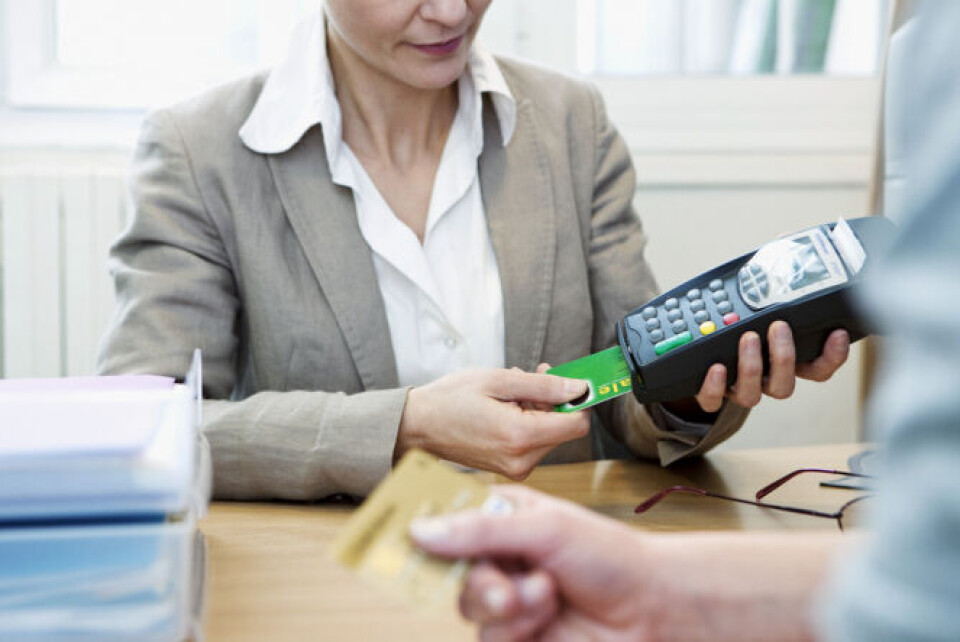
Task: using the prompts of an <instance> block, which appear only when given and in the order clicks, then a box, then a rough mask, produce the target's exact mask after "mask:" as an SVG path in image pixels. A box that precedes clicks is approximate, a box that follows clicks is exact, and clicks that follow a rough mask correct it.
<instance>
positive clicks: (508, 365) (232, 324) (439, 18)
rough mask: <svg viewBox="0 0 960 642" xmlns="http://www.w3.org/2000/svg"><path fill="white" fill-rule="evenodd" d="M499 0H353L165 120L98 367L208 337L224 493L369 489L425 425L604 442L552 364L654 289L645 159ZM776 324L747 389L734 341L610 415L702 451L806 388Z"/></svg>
mask: <svg viewBox="0 0 960 642" xmlns="http://www.w3.org/2000/svg"><path fill="white" fill-rule="evenodd" d="M488 4H489V0H390V1H384V0H329V1H328V2H327V3H326V4H325V7H324V12H323V14H324V15H322V16H318V17H317V18H316V19H315V20H313V21H312V22H310V23H308V24H306V25H305V26H304V27H303V28H302V29H301V30H300V31H299V32H298V34H297V36H296V37H295V38H294V41H293V43H292V46H291V50H290V52H289V54H288V57H287V58H286V60H285V61H284V62H283V63H281V64H280V65H279V66H278V67H277V68H276V69H275V70H273V71H272V72H271V73H270V74H269V75H268V76H266V78H264V77H263V76H257V77H254V78H250V79H246V80H242V81H240V82H237V83H233V84H231V85H228V86H225V87H222V88H219V89H215V90H213V91H211V92H209V93H207V94H205V95H203V96H201V97H200V98H198V99H195V100H193V101H190V102H187V103H184V104H182V105H179V106H176V107H173V108H171V109H168V110H163V111H160V112H157V113H155V114H153V115H152V116H151V117H149V118H148V119H147V121H146V123H145V125H144V128H143V133H142V136H141V140H140V143H139V146H138V150H137V154H136V157H135V160H134V165H133V196H134V200H135V204H136V213H135V216H134V220H133V222H132V224H131V226H130V228H129V229H128V230H126V231H125V232H124V234H123V235H122V237H121V238H120V239H119V241H118V242H117V244H116V245H115V246H114V248H113V250H112V263H111V269H112V271H113V274H114V278H115V282H116V288H117V297H118V308H117V313H116V315H115V317H114V320H113V322H112V324H111V326H110V328H109V329H108V333H107V336H106V338H105V342H104V345H103V346H102V352H101V358H100V370H101V371H102V372H105V373H112V372H132V371H141V372H154V373H173V374H177V373H181V372H183V371H184V370H185V367H186V364H187V362H188V358H189V355H190V352H191V350H192V349H193V348H194V347H197V346H198V347H200V348H201V349H202V350H203V356H204V373H205V397H206V401H205V412H204V431H205V433H206V435H207V437H208V439H209V440H210V444H211V448H212V453H213V461H214V492H215V494H216V495H217V496H218V497H224V498H257V497H284V498H293V499H309V498H317V497H322V496H324V495H328V494H331V493H335V492H347V493H355V494H365V493H367V492H368V491H369V490H370V489H371V488H372V487H373V485H375V484H376V482H377V481H378V480H379V479H380V478H382V477H383V475H385V474H386V473H387V472H388V471H389V469H390V466H391V464H392V462H393V461H394V460H395V459H396V458H397V457H399V456H400V455H402V454H403V452H405V451H406V450H407V449H409V448H410V447H413V446H419V447H422V448H425V449H426V450H428V451H430V452H433V453H435V454H437V455H438V456H441V457H444V458H447V459H450V460H453V461H457V462H460V463H462V464H466V465H469V466H476V467H480V468H485V469H488V470H494V471H497V472H501V473H503V474H506V475H508V476H510V477H513V478H522V477H524V476H525V475H526V474H527V473H528V472H529V471H530V470H531V469H532V467H533V466H535V465H536V464H537V463H538V462H540V461H570V460H575V459H584V458H587V457H589V456H590V454H591V452H590V445H589V441H588V438H587V433H588V430H589V426H590V423H589V418H588V416H587V413H577V414H572V415H563V414H560V413H552V412H550V409H549V407H550V406H551V405H552V404H555V403H559V402H562V401H565V400H568V399H572V398H575V397H577V396H578V395H579V394H581V393H582V392H583V391H584V387H583V383H581V382H571V381H569V380H563V379H560V378H557V377H550V376H547V375H542V374H534V373H531V372H529V371H532V370H534V369H536V368H537V365H538V364H541V366H540V370H542V369H543V368H544V366H543V365H542V364H544V363H545V362H549V363H562V362H565V361H568V360H570V359H573V358H576V357H580V356H583V355H585V354H587V353H589V352H591V351H595V350H598V349H602V348H606V347H609V346H611V345H613V343H614V341H615V338H614V333H613V327H614V323H615V321H616V320H617V319H619V318H620V317H621V316H622V315H623V314H624V313H626V312H628V311H630V310H631V309H633V308H634V307H636V306H637V305H639V304H640V303H642V302H644V301H646V300H647V299H649V298H651V297H652V296H653V295H654V294H655V292H656V289H655V284H654V281H653V277H652V276H651V274H650V271H649V269H648V268H647V265H646V263H645V262H644V260H643V255H642V251H643V245H644V237H643V234H642V231H641V228H640V224H639V222H638V220H637V219H636V216H635V214H634V212H633V210H632V207H631V205H630V202H631V199H632V196H633V192H634V175H633V171H632V168H631V165H630V159H629V155H628V152H627V149H626V147H625V146H624V143H623V141H622V139H621V138H620V137H619V136H618V135H617V133H616V132H615V131H614V129H613V128H612V126H611V125H610V123H609V122H608V121H607V119H606V116H605V113H604V111H603V106H602V103H601V101H600V98H599V96H598V94H597V93H596V91H595V90H593V89H592V88H590V87H588V86H586V85H584V84H583V83H580V82H576V81H573V80H570V79H567V78H563V77H561V76H559V75H557V74H553V73H549V72H546V71H543V70H539V69H535V68H532V67H530V66H527V65H522V64H519V63H515V62H507V61H495V60H494V59H493V58H491V57H490V56H488V55H486V54H484V53H483V52H482V51H481V50H479V49H478V48H476V47H474V46H473V40H474V37H475V35H476V32H477V29H478V28H479V26H480V22H481V19H482V17H483V14H484V11H485V10H486V9H487V6H488ZM777 328H778V329H777V330H776V332H773V331H772V335H775V336H771V339H772V340H771V345H772V355H773V365H774V367H773V369H772V370H771V373H770V376H769V378H768V380H767V381H766V382H764V380H763V379H762V362H761V356H760V341H759V338H758V337H756V335H751V336H749V337H746V339H745V340H744V342H743V344H742V349H741V355H740V362H741V366H740V372H739V373H738V376H739V377H740V379H739V384H738V388H737V391H736V393H734V397H733V398H732V399H731V400H730V401H724V395H725V393H726V383H725V382H726V373H725V372H724V370H723V368H722V366H715V367H714V369H713V370H712V371H711V372H710V374H708V377H707V380H706V381H705V383H704V388H703V390H702V391H701V394H700V395H699V396H698V399H697V402H699V406H698V404H697V402H694V401H693V400H688V401H686V402H679V403H678V404H676V405H675V406H674V407H673V408H672V411H668V410H666V409H665V408H664V407H662V406H660V405H654V406H651V407H649V408H644V407H641V406H640V405H638V404H637V403H636V402H635V401H633V400H632V399H627V398H621V399H620V400H618V401H616V402H613V403H608V404H606V405H605V406H604V407H602V408H600V409H598V414H600V416H601V419H602V420H603V422H604V424H605V425H606V426H607V428H608V429H609V430H610V431H611V433H612V434H614V435H615V436H616V437H617V438H619V439H620V440H621V441H622V442H623V443H625V444H626V445H627V446H628V447H630V448H631V449H632V450H633V451H634V452H636V453H638V454H641V455H645V456H660V457H661V459H662V460H663V461H665V462H667V463H669V462H670V461H672V460H674V459H676V458H678V457H681V456H684V455H687V454H692V453H698V452H703V451H704V450H706V449H708V448H710V447H712V446H713V445H715V444H716V443H719V442H720V441H722V440H723V439H725V438H726V437H727V436H729V435H730V434H732V433H733V432H734V431H735V430H736V429H737V428H738V427H739V426H740V424H741V423H742V421H743V419H744V417H745V415H746V409H745V408H746V407H748V406H751V405H753V404H755V403H757V402H758V401H759V399H760V395H761V389H762V388H764V386H765V387H766V391H767V392H768V393H770V394H772V395H774V396H788V395H789V394H790V393H791V392H792V388H793V381H794V364H793V358H792V350H793V343H792V339H791V337H790V334H789V328H787V327H786V325H785V324H780V325H779V326H777ZM846 345H847V342H846V338H845V337H844V336H842V335H838V336H837V337H832V338H831V341H830V342H828V345H827V349H826V350H825V355H824V356H823V357H821V359H820V360H819V361H818V362H815V363H814V364H812V365H811V366H809V368H810V371H809V372H808V373H801V374H808V375H810V376H815V377H819V378H823V377H825V376H829V374H831V373H832V371H833V370H834V369H835V368H836V367H838V366H839V364H840V363H842V361H843V360H844V358H845V356H846ZM688 420H692V421H688Z"/></svg>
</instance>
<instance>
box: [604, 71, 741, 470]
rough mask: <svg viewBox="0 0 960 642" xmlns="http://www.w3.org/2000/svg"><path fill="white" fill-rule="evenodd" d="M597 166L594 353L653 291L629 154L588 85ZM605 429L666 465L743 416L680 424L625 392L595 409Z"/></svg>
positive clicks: (730, 406) (732, 409)
mask: <svg viewBox="0 0 960 642" xmlns="http://www.w3.org/2000/svg"><path fill="white" fill-rule="evenodd" d="M590 95H591V98H592V102H593V113H594V119H593V122H594V128H595V131H594V136H595V141H596V145H595V150H596V152H595V153H596V156H595V162H594V181H593V197H592V207H591V218H590V239H589V244H588V256H589V258H588V261H589V272H590V290H591V296H592V298H593V301H592V305H593V310H594V326H593V340H592V343H593V350H594V351H597V350H602V349H605V348H609V347H610V346H611V345H615V344H616V341H617V338H616V333H615V330H614V328H615V325H616V322H617V321H619V320H620V319H621V318H622V317H623V316H624V315H625V314H627V313H628V312H630V311H632V310H633V309H635V308H636V307H637V305H639V304H642V303H643V302H644V301H648V300H650V299H651V298H653V297H654V296H656V294H657V285H656V281H655V279H654V277H653V274H652V272H651V270H650V267H649V265H648V264H647V262H646V260H645V259H644V246H645V245H646V237H645V235H644V233H643V229H642V227H641V224H640V220H639V218H638V216H637V213H636V211H635V210H634V208H633V198H634V192H635V188H636V175H635V172H634V169H633V164H632V162H631V159H630V151H629V149H628V148H627V145H626V143H625V141H624V140H623V138H622V137H621V136H620V135H619V133H618V132H617V131H616V129H615V128H614V127H613V125H612V124H611V123H610V121H609V120H608V118H607V114H606V109H605V108H604V105H603V100H602V98H601V97H600V94H599V92H598V91H597V90H596V88H593V87H591V90H590ZM597 414H598V415H599V416H600V419H601V422H602V423H603V424H604V426H605V427H606V428H607V430H608V431H609V432H610V433H611V434H612V435H613V436H614V437H615V438H616V439H618V440H619V441H620V442H621V443H623V444H624V445H625V446H626V447H627V448H628V449H629V450H630V451H631V452H633V453H634V454H636V455H638V456H641V457H646V458H657V459H659V460H660V462H661V463H662V464H664V465H667V464H670V463H673V462H674V461H677V460H678V459H680V458H682V457H687V456H690V455H697V454H701V453H704V452H706V451H707V450H709V449H711V448H713V447H714V446H716V445H717V444H719V443H721V442H723V441H724V440H725V439H727V438H728V437H730V436H731V435H733V434H734V433H735V432H736V431H737V430H738V429H739V428H740V426H741V425H743V422H744V421H745V420H746V418H747V415H748V414H749V411H748V410H747V409H746V408H743V407H742V406H739V405H737V404H734V403H732V402H725V403H724V405H723V407H722V408H721V410H720V412H719V413H718V414H717V415H716V418H715V420H714V422H713V423H712V424H692V423H688V422H684V421H682V420H680V419H679V418H677V417H675V416H673V415H671V414H670V413H669V412H667V411H666V410H664V408H663V407H662V406H661V405H660V404H647V405H641V404H640V403H638V402H637V401H636V399H635V398H634V397H633V396H632V395H624V396H622V397H620V398H618V399H616V400H614V401H613V402H611V403H607V404H602V405H601V406H598V407H597Z"/></svg>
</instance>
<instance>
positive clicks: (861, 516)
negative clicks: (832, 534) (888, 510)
mask: <svg viewBox="0 0 960 642" xmlns="http://www.w3.org/2000/svg"><path fill="white" fill-rule="evenodd" d="M873 504H874V499H873V496H872V495H864V496H863V497H859V498H857V499H856V500H854V501H853V502H852V503H850V504H848V505H847V507H846V508H844V509H843V512H842V513H841V514H840V527H841V528H842V529H843V530H844V531H855V530H862V529H865V528H868V527H869V526H870V516H871V514H872V511H871V509H872V508H873Z"/></svg>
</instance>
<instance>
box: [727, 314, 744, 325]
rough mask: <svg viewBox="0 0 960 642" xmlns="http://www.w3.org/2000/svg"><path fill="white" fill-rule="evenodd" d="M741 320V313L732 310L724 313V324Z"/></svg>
mask: <svg viewBox="0 0 960 642" xmlns="http://www.w3.org/2000/svg"><path fill="white" fill-rule="evenodd" d="M739 320H740V315H739V314H737V313H736V312H730V313H728V314H725V315H723V325H730V324H732V323H736V322H737V321H739Z"/></svg>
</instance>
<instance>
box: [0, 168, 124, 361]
mask: <svg viewBox="0 0 960 642" xmlns="http://www.w3.org/2000/svg"><path fill="white" fill-rule="evenodd" d="M127 210H128V207H127V196H126V186H125V177H124V170H123V168H122V167H120V166H118V167H110V166H109V165H107V166H106V167H103V166H86V167H81V168H78V167H76V164H69V163H68V164H67V165H66V167H63V168H51V167H50V164H46V163H45V164H44V165H43V166H41V167H23V166H21V167H6V168H4V167H2V166H0V234H2V239H3V242H2V250H0V251H2V253H0V274H2V280H0V287H2V291H3V296H2V299H0V323H2V327H3V332H2V343H0V357H2V358H0V368H2V371H0V376H3V377H40V376H64V375H83V374H92V373H93V371H94V360H95V356H96V349H97V344H98V342H99V340H100V335H101V334H102V332H103V330H104V328H105V327H106V323H107V319H108V316H109V314H110V312H111V309H112V306H113V287H112V283H111V281H110V278H109V275H108V273H107V267H106V261H107V251H108V248H109V246H110V243H111V242H112V241H113V239H114V238H116V236H117V234H119V232H120V231H121V229H122V228H123V226H124V224H125V221H126V214H127Z"/></svg>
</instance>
